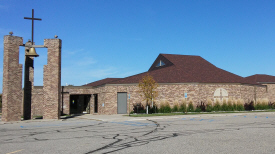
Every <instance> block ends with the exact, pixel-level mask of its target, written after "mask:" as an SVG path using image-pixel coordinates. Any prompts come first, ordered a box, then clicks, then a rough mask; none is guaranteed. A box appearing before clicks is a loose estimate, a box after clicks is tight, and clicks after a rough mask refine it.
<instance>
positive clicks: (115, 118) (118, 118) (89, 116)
mask: <svg viewBox="0 0 275 154" xmlns="http://www.w3.org/2000/svg"><path fill="white" fill-rule="evenodd" d="M272 114H275V112H245V113H220V114H187V115H174V116H151V117H129V116H128V114H113V115H93V114H84V115H81V116H77V117H75V118H79V119H89V120H97V121H139V120H147V119H148V120H154V119H176V118H196V117H202V118H210V117H220V116H242V115H272Z"/></svg>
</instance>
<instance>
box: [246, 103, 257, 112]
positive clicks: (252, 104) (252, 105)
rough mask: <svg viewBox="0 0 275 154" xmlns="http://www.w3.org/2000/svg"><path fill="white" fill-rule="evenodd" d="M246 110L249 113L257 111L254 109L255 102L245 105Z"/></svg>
mask: <svg viewBox="0 0 275 154" xmlns="http://www.w3.org/2000/svg"><path fill="white" fill-rule="evenodd" d="M244 109H245V110H248V111H251V110H255V108H254V102H253V101H251V102H250V103H245V104H244Z"/></svg>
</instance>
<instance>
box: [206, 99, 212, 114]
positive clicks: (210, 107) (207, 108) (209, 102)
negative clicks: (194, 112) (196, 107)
mask: <svg viewBox="0 0 275 154" xmlns="http://www.w3.org/2000/svg"><path fill="white" fill-rule="evenodd" d="M212 104H213V102H212V100H211V99H209V98H208V99H207V104H206V112H211V111H212V110H213V105H212Z"/></svg>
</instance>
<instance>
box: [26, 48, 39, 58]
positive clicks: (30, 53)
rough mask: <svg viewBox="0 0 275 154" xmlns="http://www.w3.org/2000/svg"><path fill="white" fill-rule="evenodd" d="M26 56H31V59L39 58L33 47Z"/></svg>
mask: <svg viewBox="0 0 275 154" xmlns="http://www.w3.org/2000/svg"><path fill="white" fill-rule="evenodd" d="M26 56H29V57H38V56H39V55H38V54H37V53H36V51H35V48H34V47H31V48H30V49H29V52H28V53H26Z"/></svg>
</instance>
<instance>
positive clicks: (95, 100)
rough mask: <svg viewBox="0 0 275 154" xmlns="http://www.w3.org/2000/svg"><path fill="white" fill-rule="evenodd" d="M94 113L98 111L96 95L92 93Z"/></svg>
mask: <svg viewBox="0 0 275 154" xmlns="http://www.w3.org/2000/svg"><path fill="white" fill-rule="evenodd" d="M94 103H95V104H94V113H97V112H98V96H97V94H94Z"/></svg>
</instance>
